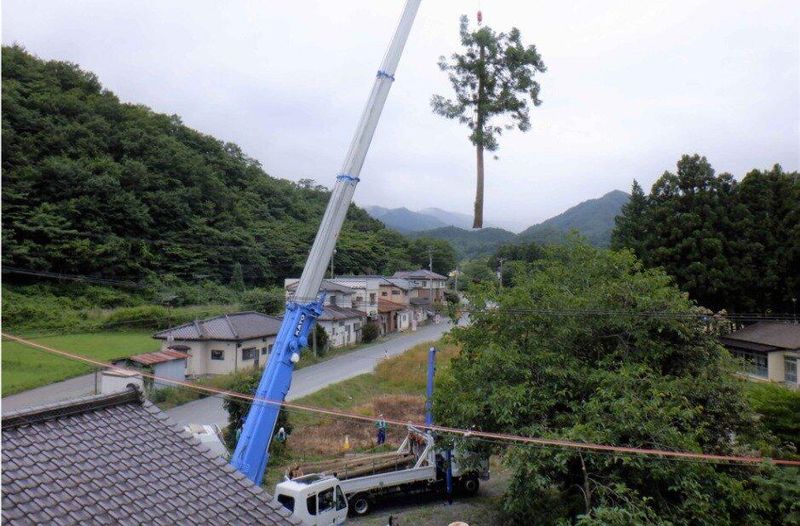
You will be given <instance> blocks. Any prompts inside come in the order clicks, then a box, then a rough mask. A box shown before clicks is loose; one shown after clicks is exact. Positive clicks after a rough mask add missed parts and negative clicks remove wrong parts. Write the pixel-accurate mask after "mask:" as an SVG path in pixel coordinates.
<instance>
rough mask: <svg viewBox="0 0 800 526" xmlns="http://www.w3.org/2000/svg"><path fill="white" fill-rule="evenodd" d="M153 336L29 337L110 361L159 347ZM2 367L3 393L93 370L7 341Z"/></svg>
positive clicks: (144, 333)
mask: <svg viewBox="0 0 800 526" xmlns="http://www.w3.org/2000/svg"><path fill="white" fill-rule="evenodd" d="M151 336H152V333H151V332H150V331H130V332H98V333H91V334H68V335H64V336H44V337H35V336H34V337H31V338H30V339H31V340H33V341H35V342H37V343H41V344H43V345H50V346H52V347H55V348H56V349H63V350H65V351H74V352H75V353H77V354H82V355H84V356H87V357H89V358H94V359H98V360H103V361H108V360H111V359H113V358H121V357H125V356H131V355H134V354H140V353H144V352H150V351H156V350H158V348H159V344H158V342H156V341H155V340H153V338H152V337H151ZM2 369H3V370H2V377H3V389H2V394H3V396H7V395H10V394H14V393H18V392H20V391H25V390H27V389H33V388H34V387H41V386H43V385H47V384H51V383H53V382H58V381H61V380H66V379H68V378H72V377H75V376H80V375H82V374H87V373H91V372H92V371H93V369H92V367H91V366H89V365H87V364H84V363H81V362H78V361H75V360H70V359H67V358H62V357H60V356H55V355H53V354H49V353H47V352H45V351H40V350H38V349H34V348H32V347H28V346H27V345H22V344H21V343H17V342H12V341H8V340H3V345H2Z"/></svg>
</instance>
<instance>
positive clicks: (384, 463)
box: [298, 452, 417, 480]
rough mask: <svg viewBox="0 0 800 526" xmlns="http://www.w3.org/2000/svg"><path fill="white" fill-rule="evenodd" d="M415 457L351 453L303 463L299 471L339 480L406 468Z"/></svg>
mask: <svg viewBox="0 0 800 526" xmlns="http://www.w3.org/2000/svg"><path fill="white" fill-rule="evenodd" d="M416 460H417V458H416V457H415V456H414V455H413V454H411V453H396V452H393V453H380V454H375V455H353V456H348V457H345V458H339V459H334V460H327V461H323V462H314V463H309V464H303V465H301V466H298V467H299V470H300V473H324V474H327V475H333V476H335V477H336V478H338V479H339V480H348V479H352V478H354V477H362V476H366V475H375V474H378V473H386V472H390V471H397V470H401V469H407V468H409V467H411V466H413V465H414V463H415V462H416Z"/></svg>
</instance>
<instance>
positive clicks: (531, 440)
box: [0, 332, 800, 466]
mask: <svg viewBox="0 0 800 526" xmlns="http://www.w3.org/2000/svg"><path fill="white" fill-rule="evenodd" d="M0 334H2V336H3V337H5V338H8V339H10V340H13V341H16V342H18V343H21V344H24V345H28V346H30V347H33V348H36V349H40V350H43V351H45V352H49V353H51V354H56V355H59V356H63V357H65V358H69V359H72V360H78V361H82V362H85V363H89V364H92V365H95V366H97V367H101V368H105V369H112V370H118V371H125V372H135V373H138V374H140V375H141V376H142V377H145V378H150V379H153V380H157V381H159V382H162V383H169V384H174V385H177V386H182V387H187V388H190V389H195V390H199V391H204V392H207V393H210V394H212V395H220V396H227V397H231V398H235V399H238V400H244V401H246V402H249V403H261V404H269V405H276V406H279V407H286V408H290V409H296V410H300V411H307V412H312V413H317V414H322V415H327V416H333V417H336V418H344V419H350V420H357V421H363V422H372V421H373V420H374V418H372V417H369V416H364V415H359V414H355V413H347V412H344V411H337V410H333V409H325V408H320V407H313V406H307V405H304V404H296V403H292V402H287V401H285V400H284V401H280V400H269V399H266V398H259V397H254V396H251V395H246V394H243V393H238V392H235V391H229V390H227V389H218V388H214V387H208V386H204V385H200V384H195V383H193V382H187V381H185V380H175V379H172V378H164V377H160V376H156V375H154V374H150V373H147V372H143V371H139V370H132V369H127V368H124V367H119V366H115V365H112V364H109V363H106V362H101V361H99V360H94V359H92V358H87V357H85V356H81V355H78V354H74V353H70V352H66V351H62V350H59V349H55V348H52V347H48V346H46V345H41V344H38V343H35V342H32V341H29V340H26V339H24V338H20V337H18V336H14V335H11V334H7V333H5V332H3V333H0ZM385 420H386V422H387V423H389V424H393V425H397V426H406V425H409V424H412V425H416V426H418V427H420V428H426V429H431V430H432V431H438V432H440V433H449V434H453V435H460V436H462V437H464V438H471V437H475V438H483V439H489V440H492V439H494V440H498V441H502V442H507V443H517V444H530V445H538V446H552V447H562V448H568V449H573V450H582V451H593V452H607V453H623V454H635V455H647V456H651V457H652V456H655V457H661V458H675V459H693V460H699V461H716V462H728V463H735V464H744V465H756V464H761V463H768V464H773V465H776V466H800V460H787V459H774V458H764V457H752V456H736V455H716V454H706V453H696V452H692V451H673V450H665V449H655V448H638V447H628V446H613V445H607V444H594V443H591V442H576V441H572V440H561V439H549V438H537V437H527V436H522V435H514V434H511V433H495V432H488V431H479V430H471V429H461V428H455V427H448V426H440V425H431V426H426V425H425V424H422V423H413V422H402V421H400V420H393V419H385Z"/></svg>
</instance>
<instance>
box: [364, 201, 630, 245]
mask: <svg viewBox="0 0 800 526" xmlns="http://www.w3.org/2000/svg"><path fill="white" fill-rule="evenodd" d="M628 199H630V196H629V195H628V194H627V193H625V192H623V191H621V190H613V191H611V192H608V193H607V194H605V195H604V196H602V197H599V198H596V199H589V200H587V201H583V202H582V203H579V204H577V205H575V206H573V207H571V208H569V209H567V210H566V211H564V212H562V213H561V214H559V215H557V216H554V217H551V218H550V219H547V220H545V221H542V222H541V223H538V224H536V225H533V226H531V227H528V228H527V229H525V230H523V231H522V232H520V233H519V234H514V233H513V232H509V231H507V230H503V229H502V228H483V229H480V230H472V229H471V228H469V226H471V225H472V222H471V218H470V221H468V227H467V228H459V227H458V226H452V225H450V226H444V227H436V228H432V229H430V230H423V231H406V232H405V233H406V234H407V235H408V236H409V237H432V238H436V239H444V240H446V241H448V242H450V244H451V245H453V248H455V249H456V252H457V253H458V255H459V257H461V258H475V257H480V256H485V255H488V254H492V253H494V252H495V251H496V250H497V248H498V247H500V246H501V245H504V244H508V243H530V242H536V243H539V244H543V245H546V244H551V243H561V242H563V241H564V240H565V239H566V236H567V235H568V234H569V233H570V232H571V231H572V230H576V231H577V232H578V233H579V234H581V235H582V236H584V237H585V238H586V239H587V240H588V241H589V243H591V244H592V245H594V246H597V247H607V246H608V245H609V243H610V241H611V232H612V230H613V229H614V219H615V218H616V217H617V216H618V215H619V214H620V212H621V210H622V206H623V205H624V204H625V203H627V202H628ZM373 208H375V207H373ZM393 210H405V209H393ZM427 210H431V209H427ZM367 212H369V213H370V215H372V212H370V209H369V208H368V209H367ZM440 212H444V213H445V214H453V213H451V212H446V211H444V210H441V211H440ZM453 215H457V214H453ZM373 217H375V216H373ZM384 217H386V216H384ZM390 217H392V218H393V217H394V216H390ZM428 217H430V218H431V219H432V220H433V219H436V220H440V221H441V220H443V219H444V218H445V217H446V216H445V215H444V214H440V215H439V218H436V217H434V216H432V215H429V216H428ZM379 219H380V218H379ZM380 220H381V221H383V219H380ZM384 223H385V221H384ZM462 224H463V223H462ZM386 225H387V226H391V225H390V224H388V223H386Z"/></svg>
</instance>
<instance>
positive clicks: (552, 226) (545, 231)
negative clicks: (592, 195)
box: [518, 190, 630, 247]
mask: <svg viewBox="0 0 800 526" xmlns="http://www.w3.org/2000/svg"><path fill="white" fill-rule="evenodd" d="M629 197H630V196H629V195H628V194H626V193H625V192H622V191H620V190H614V191H612V192H609V193H607V194H606V195H604V196H602V197H600V198H597V199H589V200H588V201H584V202H582V203H579V204H577V205H575V206H573V207H572V208H570V209H568V210H566V211H565V212H563V213H561V214H559V215H557V216H555V217H551V218H550V219H548V220H546V221H542V222H541V223H539V224H538V225H533V226H532V227H530V228H528V229H526V230H524V231H522V232H520V233H519V236H518V239H519V241H520V242H528V243H529V242H536V243H539V244H549V243H561V242H563V241H564V240H565V239H566V236H567V234H569V232H571V231H572V230H577V231H578V232H579V233H580V234H581V235H582V236H584V237H585V238H586V239H587V240H588V241H589V243H591V244H592V245H594V246H596V247H606V246H608V244H609V242H610V240H611V231H612V230H613V229H614V218H615V217H616V216H617V215H619V213H620V210H621V209H622V206H623V205H624V204H625V203H627V202H628V199H629Z"/></svg>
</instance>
